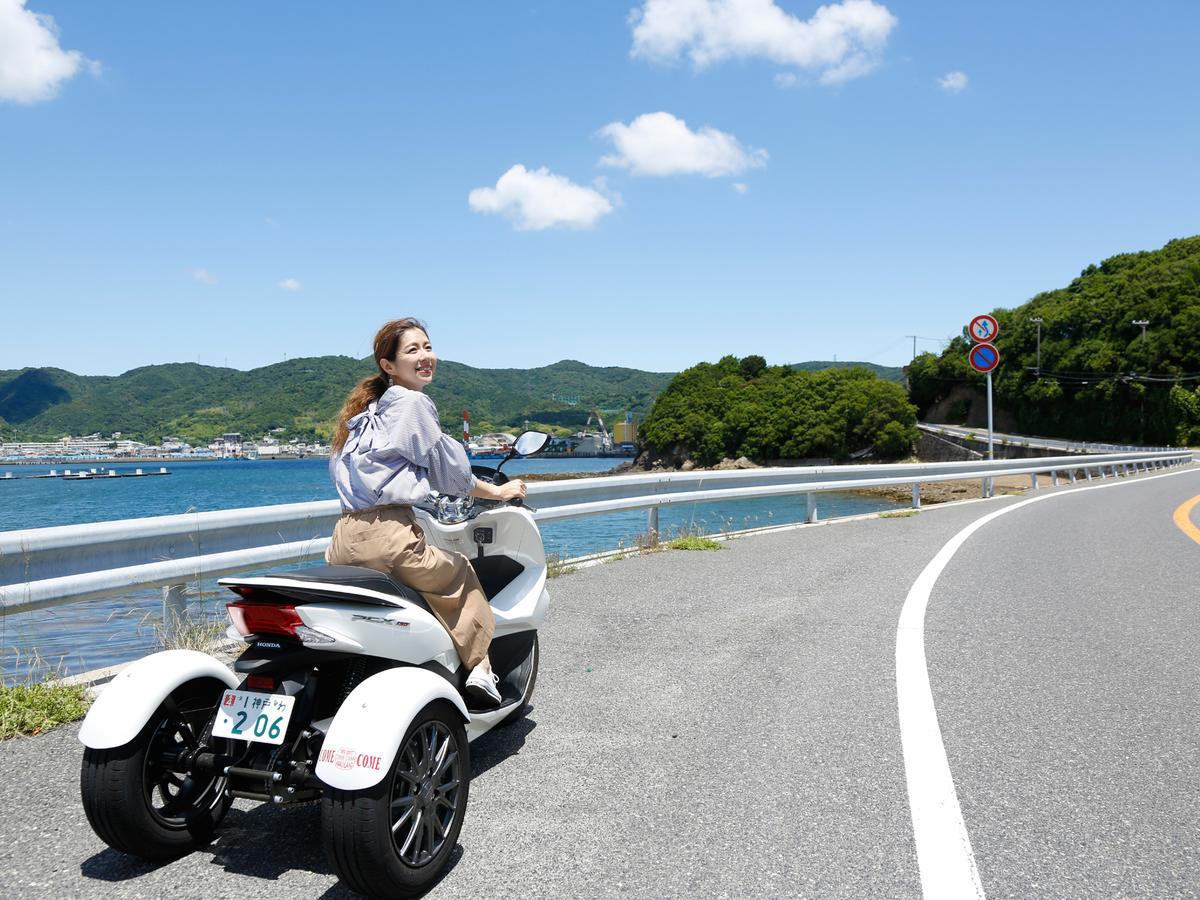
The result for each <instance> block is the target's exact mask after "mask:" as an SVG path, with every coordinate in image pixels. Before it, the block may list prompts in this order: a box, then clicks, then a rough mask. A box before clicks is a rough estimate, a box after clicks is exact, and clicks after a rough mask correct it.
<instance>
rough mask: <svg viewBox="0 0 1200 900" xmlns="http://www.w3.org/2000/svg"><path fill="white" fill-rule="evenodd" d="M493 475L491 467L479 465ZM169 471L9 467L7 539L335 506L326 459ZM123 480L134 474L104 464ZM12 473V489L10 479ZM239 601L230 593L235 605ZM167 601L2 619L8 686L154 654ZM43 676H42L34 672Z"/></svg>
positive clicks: (635, 518)
mask: <svg viewBox="0 0 1200 900" xmlns="http://www.w3.org/2000/svg"><path fill="white" fill-rule="evenodd" d="M623 461H624V460H622V459H614V458H607V459H528V460H525V459H518V460H512V461H511V462H509V463H507V464H506V465H505V467H504V471H505V472H506V473H507V474H509V475H521V474H527V473H539V474H546V475H551V476H552V475H555V474H571V473H589V472H594V473H597V474H599V473H603V472H608V471H611V470H612V469H613V468H615V467H616V466H617V465H619V464H620V463H621V462H623ZM481 464H483V465H493V464H494V462H493V461H486V462H483V463H481ZM164 466H165V467H166V468H167V470H168V471H169V472H170V474H169V475H149V476H146V477H143V478H107V477H103V476H99V477H95V478H91V479H86V480H71V481H68V480H65V479H62V478H34V477H32V476H35V475H43V474H47V473H48V472H49V471H50V470H51V469H54V470H55V471H57V472H59V473H61V472H62V471H63V470H64V469H71V470H72V471H73V472H74V471H81V470H83V471H86V470H88V469H91V468H97V469H100V468H101V467H100V465H99V464H97V463H86V464H72V463H65V464H55V465H53V466H50V465H45V466H31V465H0V531H14V530H19V529H26V528H45V527H49V526H54V525H77V524H83V523H87V522H103V521H112V520H116V519H132V518H142V517H146V516H163V515H172V514H175V513H186V512H202V511H206V510H216V509H238V508H242V507H250V506H264V505H269V504H278V503H302V502H306V501H312V500H332V499H335V498H336V496H337V495H336V494H335V493H334V490H333V486H332V484H331V482H330V480H329V473H328V461H327V460H324V459H301V460H207V461H200V462H191V461H179V462H166V463H146V464H141V465H140V466H138V467H140V468H141V469H142V471H143V472H157V471H158V470H159V468H160V467H164ZM109 468H113V469H115V470H116V471H117V472H120V473H132V472H133V471H134V469H135V466H134V465H129V464H105V466H104V469H106V470H107V469H109ZM8 472H11V473H12V474H13V477H12V478H11V479H8V478H5V477H4V476H5V474H6V473H8ZM818 501H819V509H820V515H821V518H822V519H826V518H831V517H837V516H847V515H856V514H859V513H867V512H877V511H879V510H883V509H891V508H894V507H896V506H898V505H900V504H897V503H896V502H894V501H890V500H885V499H882V498H873V497H863V496H858V495H855V494H848V493H846V494H843V493H822V494H820V495H819V497H818ZM805 515H806V506H805V499H804V498H803V497H769V498H762V499H755V500H736V501H721V502H715V503H714V502H708V503H701V502H698V503H690V504H670V505H668V506H665V507H663V508H662V509H661V510H660V513H659V528H660V531H661V533H662V534H663V535H664V536H665V537H667V538H669V537H670V536H672V535H675V534H679V533H684V532H687V533H703V534H712V533H728V532H732V531H741V530H745V529H748V528H758V527H764V526H769V525H783V524H789V523H794V522H801V521H803V520H804V518H805ZM646 527H647V517H646V511H645V510H632V511H628V512H621V513H612V514H608V515H603V516H593V517H589V518H585V519H575V520H569V521H565V522H552V523H547V524H546V525H545V526H543V528H542V536H543V540H544V541H545V545H546V552H547V554H553V555H554V556H556V557H558V558H560V559H569V558H571V557H575V556H581V555H585V554H588V553H595V552H599V551H604V550H613V549H617V548H618V547H630V548H632V547H634V546H635V545H636V543H637V541H638V539H639V536H641V535H643V534H644V533H645V532H646ZM194 587H195V591H194V594H193V596H192V598H191V606H192V607H193V609H194V610H195V611H196V612H197V614H198V615H199V616H200V617H201V618H203V617H204V616H209V617H210V618H219V617H220V616H221V615H223V613H222V610H223V604H224V603H225V602H226V600H227V599H228V598H227V597H226V596H224V594H225V592H224V590H223V589H221V588H219V587H218V586H217V585H216V584H215V583H205V584H203V585H199V586H194ZM228 596H229V597H232V595H228ZM161 612H162V598H161V593H160V591H159V590H158V589H151V590H142V591H133V592H130V593H129V594H128V595H126V596H122V597H109V598H104V599H101V600H92V601H86V602H82V603H68V604H64V605H62V606H57V607H50V608H47V609H42V610H37V611H34V612H29V613H16V614H13V615H10V616H0V678H3V679H5V680H11V679H12V678H14V677H16V676H20V675H22V674H23V673H25V672H27V671H28V670H29V667H30V662H31V660H34V659H36V658H39V657H40V660H42V661H43V662H45V663H49V664H51V665H52V666H54V667H57V668H58V669H59V670H60V671H62V672H64V673H73V672H80V671H86V670H89V669H94V668H99V667H102V666H110V665H114V664H116V663H119V662H124V661H127V660H130V659H135V658H137V657H139V656H142V655H144V654H146V653H148V652H150V651H152V650H154V649H155V648H156V646H157V644H158V643H159V641H160V635H161ZM35 668H36V666H35Z"/></svg>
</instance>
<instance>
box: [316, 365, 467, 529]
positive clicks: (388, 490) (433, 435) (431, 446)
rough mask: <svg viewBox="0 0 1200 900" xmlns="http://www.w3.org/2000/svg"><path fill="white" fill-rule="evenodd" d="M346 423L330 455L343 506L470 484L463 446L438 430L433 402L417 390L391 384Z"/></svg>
mask: <svg viewBox="0 0 1200 900" xmlns="http://www.w3.org/2000/svg"><path fill="white" fill-rule="evenodd" d="M346 428H347V429H348V430H349V432H350V434H349V436H348V437H347V438H346V443H345V445H344V446H343V447H342V449H341V452H339V453H337V454H335V455H334V456H333V458H332V459H330V460H329V472H330V474H331V475H332V476H333V483H334V485H335V486H336V487H337V492H338V497H339V498H340V499H341V501H342V509H344V510H359V509H369V508H370V507H372V506H387V505H390V504H396V503H404V504H410V503H416V502H418V501H421V500H424V499H425V498H426V497H427V496H428V495H429V491H430V489H433V490H436V491H440V492H442V493H443V494H466V493H469V492H470V491H471V489H472V488H474V487H475V476H474V475H472V474H471V463H470V461H469V460H468V459H467V451H466V450H464V449H463V446H462V444H461V443H459V442H458V441H456V440H454V438H452V437H450V436H449V435H447V434H443V433H442V426H441V424H440V423H439V422H438V414H437V407H436V406H434V404H433V401H432V400H430V399H429V398H428V397H426V396H425V395H424V394H422V393H421V392H420V391H413V390H409V389H408V388H404V387H401V386H400V385H392V386H391V387H390V388H388V389H387V390H386V391H384V393H383V396H382V397H380V398H379V399H378V400H377V401H375V402H374V403H372V404H370V405H369V406H368V407H367V408H366V409H365V410H363V411H362V412H360V413H359V414H358V415H356V416H352V417H351V418H350V419H349V420H348V421H347V422H346Z"/></svg>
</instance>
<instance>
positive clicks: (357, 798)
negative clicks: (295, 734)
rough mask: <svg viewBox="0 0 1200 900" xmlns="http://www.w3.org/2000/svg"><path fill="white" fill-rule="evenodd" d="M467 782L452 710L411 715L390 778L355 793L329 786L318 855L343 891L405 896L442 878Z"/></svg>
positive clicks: (466, 758)
mask: <svg viewBox="0 0 1200 900" xmlns="http://www.w3.org/2000/svg"><path fill="white" fill-rule="evenodd" d="M470 781H471V762H470V750H469V748H468V744H467V734H466V730H465V729H464V728H463V722H462V717H461V716H460V715H459V713H458V710H456V709H455V708H454V707H453V706H451V705H450V704H449V703H446V702H445V701H441V700H439V701H436V702H434V703H431V704H429V706H427V707H425V708H424V709H423V710H421V712H420V713H418V715H417V717H416V718H415V719H413V723H412V724H411V725H410V726H409V728H408V731H407V732H406V733H405V735H404V739H403V740H402V741H401V742H400V749H399V750H398V751H397V752H396V760H395V763H394V764H393V766H392V771H391V773H390V775H389V776H388V777H386V778H384V779H382V780H381V781H380V782H379V783H378V784H376V785H373V786H371V787H369V788H366V789H364V790H359V791H345V790H336V789H330V790H329V791H328V792H327V793H326V795H325V797H324V799H323V800H322V802H321V831H322V837H323V839H324V843H325V852H326V855H327V856H328V857H329V862H330V864H331V865H332V866H333V868H334V870H335V871H336V872H337V873H338V877H340V878H341V879H342V881H343V882H344V883H345V884H346V886H347V887H349V888H350V889H351V890H354V891H357V892H358V893H360V894H366V895H367V896H371V897H411V896H415V895H417V894H420V893H423V892H424V891H426V890H428V889H429V887H430V886H432V885H433V883H434V882H435V881H437V879H438V877H439V876H440V875H441V874H442V870H443V869H444V868H445V866H446V863H447V862H448V861H449V859H450V854H451V853H453V852H454V847H455V845H456V844H457V842H458V834H459V832H460V831H461V830H462V823H463V819H464V817H465V816H466V811H467V793H468V788H469V787H470Z"/></svg>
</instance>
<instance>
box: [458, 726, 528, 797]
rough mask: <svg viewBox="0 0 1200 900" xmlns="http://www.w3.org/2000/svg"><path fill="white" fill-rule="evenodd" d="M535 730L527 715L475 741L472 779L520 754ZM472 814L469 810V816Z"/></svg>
mask: <svg viewBox="0 0 1200 900" xmlns="http://www.w3.org/2000/svg"><path fill="white" fill-rule="evenodd" d="M530 708H531V709H532V707H530ZM535 728H537V722H534V721H532V720H531V719H530V718H529V715H528V714H526V715H525V717H524V718H522V719H518V720H517V721H516V722H513V723H512V724H511V725H505V726H504V727H502V728H495V729H493V730H491V731H489V732H488V733H487V734H485V735H483V736H482V737H481V738H479V739H478V740H477V741H475V743H473V744H472V745H471V779H472V780H474V779H476V778H478V777H479V776H480V775H482V774H483V773H484V772H486V771H487V770H488V769H490V768H492V767H493V766H497V765H499V764H500V763H502V762H504V760H506V759H508V758H509V757H510V756H515V755H516V754H518V753H520V752H521V748H522V747H524V746H525V738H527V737H528V736H529V734H530V732H532V731H533V729H535ZM470 814H471V811H470V809H469V808H468V810H467V815H470Z"/></svg>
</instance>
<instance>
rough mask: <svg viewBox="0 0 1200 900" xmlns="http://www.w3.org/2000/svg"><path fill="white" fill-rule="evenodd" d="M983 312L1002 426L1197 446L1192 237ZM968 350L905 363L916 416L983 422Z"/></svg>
mask: <svg viewBox="0 0 1200 900" xmlns="http://www.w3.org/2000/svg"><path fill="white" fill-rule="evenodd" d="M992 314H993V315H994V316H995V317H996V320H997V321H998V322H999V324H1000V337H999V339H998V340H997V341H996V347H997V349H998V350H999V351H1000V357H1001V362H1000V366H999V368H998V369H997V370H996V372H995V373H994V375H993V379H994V390H995V402H996V415H997V421H1000V422H1002V423H1006V424H1004V425H1003V426H1002V427H1005V428H1009V429H1011V430H1015V431H1018V432H1020V433H1022V434H1038V435H1045V436H1047V437H1066V438H1073V439H1077V440H1092V441H1117V442H1131V443H1139V444H1141V443H1145V444H1168V443H1170V444H1175V443H1180V444H1185V445H1187V444H1194V443H1197V442H1200V236H1196V237H1189V238H1182V239H1179V240H1174V241H1171V242H1170V243H1168V244H1166V245H1165V246H1164V247H1161V248H1160V249H1158V250H1150V251H1145V252H1141V253H1123V254H1120V255H1119V256H1113V257H1111V258H1109V259H1106V260H1104V261H1103V262H1101V263H1100V264H1099V265H1089V266H1088V267H1087V268H1085V269H1084V270H1083V271H1082V272H1081V273H1080V275H1079V277H1078V278H1076V279H1075V280H1074V281H1072V282H1071V283H1070V284H1069V285H1067V286H1066V287H1064V288H1059V289H1058V290H1052V291H1046V292H1044V293H1041V294H1038V295H1037V296H1035V297H1034V298H1033V299H1031V300H1029V301H1028V302H1027V303H1024V304H1022V305H1021V306H1018V307H1016V308H1015V309H998V310H995V311H993V313H992ZM1035 319H1041V320H1042V321H1041V323H1040V324H1041V366H1040V368H1039V367H1038V324H1039V323H1038V322H1036V321H1034V320H1035ZM1143 322H1144V323H1146V324H1145V327H1144V329H1143V326H1142V324H1141V323H1143ZM967 347H968V343H967V341H966V339H965V338H963V337H957V338H955V339H954V340H953V341H951V342H950V345H949V346H948V347H947V348H946V350H945V351H944V352H942V353H941V354H940V355H936V356H935V355H934V354H932V353H923V354H921V355H920V356H918V357H917V358H916V359H915V360H914V361H913V362H912V364H911V366H910V367H909V377H910V385H911V387H910V390H911V396H912V401H913V402H914V403H915V404H916V405H917V407H918V409H919V410H920V413H921V417H922V418H923V419H928V420H932V421H939V422H954V423H966V424H970V425H980V424H984V422H985V421H986V420H985V410H986V405H985V404H986V401H985V399H984V398H985V392H984V377H983V376H982V375H979V374H977V373H975V372H973V371H972V370H971V369H970V367H969V366H968V364H967Z"/></svg>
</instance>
